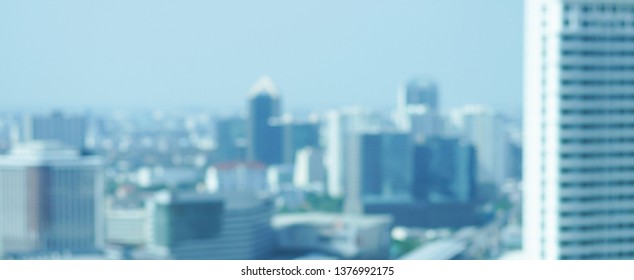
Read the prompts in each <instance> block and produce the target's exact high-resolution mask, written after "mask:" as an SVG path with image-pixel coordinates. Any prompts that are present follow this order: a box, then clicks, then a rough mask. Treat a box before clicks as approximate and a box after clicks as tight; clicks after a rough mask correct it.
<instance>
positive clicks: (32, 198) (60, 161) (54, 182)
mask: <svg viewBox="0 0 634 280" xmlns="http://www.w3.org/2000/svg"><path fill="white" fill-rule="evenodd" d="M103 188H104V178H103V172H102V162H101V159H100V158H99V157H96V156H83V155H81V154H80V153H79V152H78V151H77V150H75V149H72V148H66V147H64V146H62V145H60V144H57V143H52V142H39V141H38V142H27V143H23V144H21V145H19V146H17V147H15V148H14V149H13V150H12V151H11V153H10V154H9V155H6V156H2V157H0V255H2V254H20V253H30V252H66V251H70V252H77V253H82V252H88V251H94V250H96V249H99V248H101V247H102V245H103V242H104V241H103V239H104V236H103V234H104V233H103V223H104V215H103V195H104V189H103Z"/></svg>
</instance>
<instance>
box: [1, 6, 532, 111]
mask: <svg viewBox="0 0 634 280" xmlns="http://www.w3.org/2000/svg"><path fill="white" fill-rule="evenodd" d="M474 11H477V12H474ZM521 15H522V3H521V1H490V0H489V1H478V2H475V1H466V0H464V1H389V2H372V3H369V2H351V1H350V2H340V1H309V2H302V3H299V2H295V1H267V3H263V2H252V1H232V2H229V3H215V2H214V3H208V2H206V1H184V2H178V3H176V2H174V3H170V2H167V1H162V2H155V1H135V2H134V3H132V2H128V1H111V2H103V3H100V2H83V1H57V2H46V1H37V2H27V1H12V2H2V3H0V41H1V42H2V44H0V61H2V62H3V63H2V64H0V92H1V93H3V94H4V96H5V97H9V98H5V100H3V102H2V105H0V109H16V108H31V109H32V108H42V109H48V108H50V109H54V108H68V107H71V108H114V107H122V108H146V107H147V108H158V109H174V108H185V107H196V108H202V109H210V110H211V109H213V110H226V109H228V110H229V111H232V110H241V109H242V108H244V106H245V104H246V98H247V96H248V90H249V88H250V87H251V85H252V84H253V83H254V82H255V81H256V80H257V78H258V77H260V76H261V75H265V74H266V75H270V76H271V77H272V78H273V80H274V81H275V82H276V84H277V86H278V87H279V88H280V92H281V95H282V96H283V106H284V108H285V109H286V110H291V111H292V110H317V111H321V110H324V109H327V108H334V107H343V106H349V105H358V106H365V107H371V108H376V109H379V110H383V109H387V108H391V107H393V106H394V104H395V101H396V91H397V87H398V85H399V84H401V83H403V82H405V81H407V80H408V79H410V78H412V77H417V76H430V77H433V78H435V79H436V80H437V81H438V83H439V87H440V94H441V107H442V108H445V109H446V108H448V107H455V106H460V105H464V104H473V103H477V104H484V105H488V106H491V107H493V108H496V109H499V110H502V111H506V112H515V111H518V110H520V109H521V57H522V56H521V53H522V47H521V43H522V41H521V40H522V38H521V31H522V20H521V18H522V17H521ZM500 23H504V24H500Z"/></svg>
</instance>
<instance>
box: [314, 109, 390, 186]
mask: <svg viewBox="0 0 634 280" xmlns="http://www.w3.org/2000/svg"><path fill="white" fill-rule="evenodd" d="M382 122H383V120H382V119H381V118H380V116H378V115H375V114H373V113H372V112H370V111H367V110H364V109H361V108H357V107H351V108H344V109H342V110H333V111H330V112H328V113H327V114H326V122H325V126H324V129H325V135H326V137H325V142H326V145H325V146H326V148H325V154H324V156H325V164H326V170H327V171H328V179H327V180H328V183H327V186H328V194H329V195H330V196H332V197H342V196H343V195H344V193H345V188H344V186H345V184H346V170H345V164H344V163H345V162H346V161H347V158H348V153H349V151H348V147H349V143H348V142H349V140H350V136H351V135H354V134H356V133H358V132H361V131H367V130H373V129H374V130H376V129H378V128H379V127H380V126H381V125H383V123H382Z"/></svg>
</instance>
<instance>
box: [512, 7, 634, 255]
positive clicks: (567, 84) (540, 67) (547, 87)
mask: <svg viewBox="0 0 634 280" xmlns="http://www.w3.org/2000/svg"><path fill="white" fill-rule="evenodd" d="M525 3H526V4H525V5H526V6H525V21H526V24H525V27H526V29H525V44H526V45H525V48H524V49H525V56H524V59H525V63H524V65H525V69H524V70H525V72H524V73H525V77H524V85H525V88H524V141H523V142H524V145H525V148H524V157H523V160H524V170H523V177H524V182H523V191H524V203H523V205H524V218H523V228H524V229H523V230H524V234H523V247H524V248H523V249H524V252H525V253H526V254H527V256H528V257H529V258H534V259H632V258H634V238H633V236H634V211H633V210H632V205H633V203H634V188H632V187H634V172H632V171H633V170H634V153H633V151H634V138H633V135H634V126H633V125H632V120H634V94H632V93H633V92H634V72H633V71H632V70H633V68H632V66H631V64H632V62H633V61H634V60H633V56H634V53H632V49H634V26H633V25H632V15H633V13H634V1H631V0H620V1H599V0H596V1H589V0H536V1H533V0H532V1H526V2H525Z"/></svg>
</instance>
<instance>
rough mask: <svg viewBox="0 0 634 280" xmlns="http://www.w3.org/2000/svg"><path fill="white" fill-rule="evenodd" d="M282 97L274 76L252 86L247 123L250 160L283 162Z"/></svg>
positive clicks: (273, 162) (267, 162)
mask: <svg viewBox="0 0 634 280" xmlns="http://www.w3.org/2000/svg"><path fill="white" fill-rule="evenodd" d="M280 102H281V101H280V97H279V95H278V92H277V87H276V86H275V84H274V83H273V81H272V80H271V78H269V77H267V76H265V77H262V78H260V79H259V80H258V81H257V82H256V83H255V85H253V87H252V88H251V92H250V97H249V118H248V122H247V138H248V148H247V159H248V160H249V161H257V162H261V163H264V164H266V165H270V164H280V163H282V161H283V158H282V157H283V150H282V149H283V146H282V141H283V131H282V126H280V125H279V123H277V122H278V121H279V120H278V118H279V117H280V106H281V105H280Z"/></svg>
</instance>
